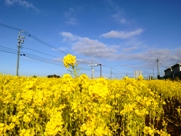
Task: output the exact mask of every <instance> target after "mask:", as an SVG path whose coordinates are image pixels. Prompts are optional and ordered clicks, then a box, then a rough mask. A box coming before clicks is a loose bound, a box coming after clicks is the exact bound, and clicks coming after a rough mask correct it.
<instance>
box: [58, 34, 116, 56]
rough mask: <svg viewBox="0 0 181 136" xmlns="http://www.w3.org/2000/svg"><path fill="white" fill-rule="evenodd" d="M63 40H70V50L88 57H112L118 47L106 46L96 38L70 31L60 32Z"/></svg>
mask: <svg viewBox="0 0 181 136" xmlns="http://www.w3.org/2000/svg"><path fill="white" fill-rule="evenodd" d="M60 34H61V36H63V41H64V42H70V44H71V45H72V50H73V51H75V52H76V53H78V54H81V55H84V56H90V57H101V58H112V57H114V54H115V53H116V52H117V51H116V49H117V48H118V47H116V46H111V47H108V46H107V45H106V44H104V43H101V42H99V41H98V40H92V39H90V38H87V37H79V36H76V35H73V34H72V33H70V32H62V33H60Z"/></svg>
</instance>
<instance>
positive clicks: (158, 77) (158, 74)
mask: <svg viewBox="0 0 181 136" xmlns="http://www.w3.org/2000/svg"><path fill="white" fill-rule="evenodd" d="M156 62H157V79H160V71H159V63H158V62H159V59H157V60H156Z"/></svg>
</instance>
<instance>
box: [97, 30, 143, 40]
mask: <svg viewBox="0 0 181 136" xmlns="http://www.w3.org/2000/svg"><path fill="white" fill-rule="evenodd" d="M142 32H143V29H137V30H135V31H131V32H127V31H114V30H112V31H110V32H108V33H105V34H102V35H101V37H105V38H121V39H126V38H131V37H134V36H138V35H140V34H141V33H142Z"/></svg>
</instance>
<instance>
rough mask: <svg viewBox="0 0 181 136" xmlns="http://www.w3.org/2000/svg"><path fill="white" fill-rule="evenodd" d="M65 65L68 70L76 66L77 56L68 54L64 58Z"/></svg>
mask: <svg viewBox="0 0 181 136" xmlns="http://www.w3.org/2000/svg"><path fill="white" fill-rule="evenodd" d="M63 64H64V66H65V67H66V68H69V67H70V66H73V67H74V66H75V64H76V56H73V55H71V54H67V55H66V56H65V57H64V58H63Z"/></svg>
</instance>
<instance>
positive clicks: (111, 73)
mask: <svg viewBox="0 0 181 136" xmlns="http://www.w3.org/2000/svg"><path fill="white" fill-rule="evenodd" d="M110 78H111V79H112V67H111V70H110Z"/></svg>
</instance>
